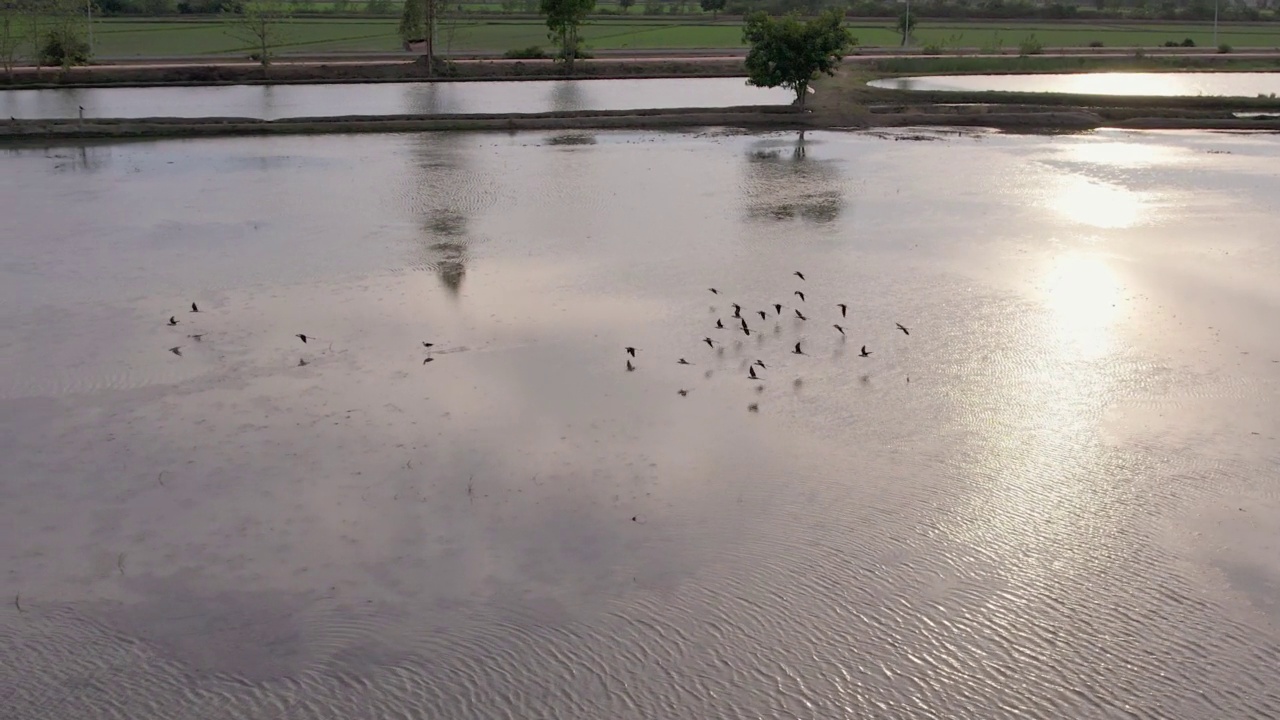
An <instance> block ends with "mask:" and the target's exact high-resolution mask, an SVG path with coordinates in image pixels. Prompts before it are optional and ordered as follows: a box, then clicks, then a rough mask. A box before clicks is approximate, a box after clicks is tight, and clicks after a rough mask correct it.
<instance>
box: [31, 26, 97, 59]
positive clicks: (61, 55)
mask: <svg viewBox="0 0 1280 720" xmlns="http://www.w3.org/2000/svg"><path fill="white" fill-rule="evenodd" d="M40 62H42V63H44V64H45V65H58V66H61V67H64V68H65V67H71V66H72V65H84V64H85V63H87V62H89V43H87V42H85V40H84V38H82V37H80V35H79V34H77V33H75V32H71V31H67V30H50V31H49V32H48V33H46V34H45V36H44V42H43V43H41V44H40Z"/></svg>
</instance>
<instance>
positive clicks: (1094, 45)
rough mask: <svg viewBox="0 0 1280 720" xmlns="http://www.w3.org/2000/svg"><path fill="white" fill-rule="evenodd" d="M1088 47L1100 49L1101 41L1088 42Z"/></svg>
mask: <svg viewBox="0 0 1280 720" xmlns="http://www.w3.org/2000/svg"><path fill="white" fill-rule="evenodd" d="M1089 47H1102V41H1101V40H1090V41H1089Z"/></svg>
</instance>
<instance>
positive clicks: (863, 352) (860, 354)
mask: <svg viewBox="0 0 1280 720" xmlns="http://www.w3.org/2000/svg"><path fill="white" fill-rule="evenodd" d="M858 357H871V353H869V352H867V346H866V345H863V346H862V352H860V353H858Z"/></svg>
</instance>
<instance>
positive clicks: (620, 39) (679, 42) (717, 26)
mask: <svg viewBox="0 0 1280 720" xmlns="http://www.w3.org/2000/svg"><path fill="white" fill-rule="evenodd" d="M850 28H851V30H852V32H853V34H854V35H855V36H856V37H857V38H858V41H859V44H860V45H861V46H864V47H895V46H897V45H898V40H899V38H898V36H897V34H896V33H895V32H894V31H893V30H892V29H891V28H890V22H889V21H883V22H865V21H864V22H858V23H853V24H851V25H850ZM93 36H94V50H95V53H96V55H97V56H98V57H100V58H123V57H138V58H146V57H160V56H179V55H188V56H217V55H230V56H234V55H244V54H246V53H247V52H248V49H247V48H246V47H245V46H244V44H243V43H242V42H240V41H237V40H236V39H234V38H232V37H231V36H230V35H229V34H228V33H227V30H226V27H225V25H223V24H222V23H221V22H219V21H217V20H216V19H203V20H182V21H177V20H160V19H157V20H114V19H108V20H100V21H96V22H95V23H94V33H93ZM585 36H586V41H587V46H588V48H589V49H591V50H681V49H739V48H741V47H742V27H741V25H740V24H739V22H738V21H737V20H736V19H724V20H721V21H720V22H715V23H713V22H711V21H709V20H707V21H689V20H673V21H662V20H653V19H643V20H640V19H636V20H631V19H621V18H609V19H603V18H602V19H595V20H592V21H591V22H590V23H589V24H588V25H587V26H586V28H585ZM1032 36H1034V37H1035V39H1036V40H1037V41H1038V42H1039V43H1040V44H1042V45H1043V46H1044V47H1046V48H1052V47H1085V46H1088V45H1089V44H1090V43H1094V42H1101V43H1102V44H1103V46H1104V47H1139V46H1145V47H1157V46H1161V45H1163V44H1164V43H1165V42H1166V41H1168V40H1174V41H1179V42H1180V41H1182V40H1183V39H1184V38H1191V39H1192V40H1194V41H1195V42H1196V44H1197V45H1198V46H1200V47H1206V46H1210V45H1211V44H1212V41H1213V27H1212V25H1210V24H1207V23H1186V24H1182V23H1177V24H1173V23H1170V24H1153V25H1138V24H1126V23H1069V22H1063V23H1048V22H1043V21H1041V22H1016V21H1013V22H951V21H937V22H932V21H925V22H921V23H920V25H919V26H918V27H917V29H916V32H915V36H914V44H915V46H916V47H917V48H919V47H922V46H926V45H932V46H935V47H938V48H941V49H943V50H946V49H948V48H978V49H985V50H1005V51H1014V50H1016V49H1017V48H1018V45H1019V44H1020V43H1021V42H1023V41H1024V40H1026V39H1027V38H1029V37H1032ZM1218 40H1219V42H1220V43H1226V44H1229V45H1231V46H1232V47H1233V48H1235V49H1237V50H1238V49H1243V48H1250V47H1257V48H1276V47H1280V24H1275V25H1273V24H1264V23H1252V24H1222V25H1220V26H1219V30H1218ZM439 42H440V44H441V45H442V46H444V47H446V48H447V50H448V52H450V53H454V54H470V53H502V52H505V51H507V50H511V49H516V48H525V47H529V46H531V45H539V46H543V47H546V46H547V45H548V41H547V33H546V26H545V25H543V24H542V23H541V22H540V21H538V20H535V19H521V20H485V21H477V20H474V19H467V18H459V19H457V20H447V21H445V22H444V23H443V24H442V27H441V31H440V38H439ZM280 49H281V50H282V51H283V52H285V53H290V52H293V53H307V52H334V51H348V52H351V51H355V52H358V51H365V52H394V51H398V50H399V49H400V40H399V37H398V36H397V33H396V21H395V20H393V19H385V20H382V19H298V20H294V21H292V22H291V23H290V24H289V28H288V30H287V37H286V41H285V42H284V43H283V44H282V47H281V48H280Z"/></svg>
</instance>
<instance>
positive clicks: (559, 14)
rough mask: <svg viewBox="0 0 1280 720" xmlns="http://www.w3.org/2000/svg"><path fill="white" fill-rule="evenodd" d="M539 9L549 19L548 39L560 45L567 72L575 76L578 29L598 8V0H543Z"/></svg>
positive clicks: (578, 40)
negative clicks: (574, 61)
mask: <svg viewBox="0 0 1280 720" xmlns="http://www.w3.org/2000/svg"><path fill="white" fill-rule="evenodd" d="M539 7H540V9H541V10H542V14H543V15H545V16H546V17H547V29H548V30H550V31H551V32H550V33H548V34H547V37H548V38H550V39H551V40H552V41H554V42H555V43H557V44H558V45H560V56H561V57H562V58H563V59H564V69H565V72H567V73H569V74H570V75H572V74H573V59H574V58H575V57H577V55H578V46H579V43H580V39H579V37H578V28H580V27H582V21H584V20H586V19H587V14H588V13H590V12H591V11H592V10H594V9H595V7H596V0H541V2H540V3H539Z"/></svg>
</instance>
